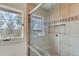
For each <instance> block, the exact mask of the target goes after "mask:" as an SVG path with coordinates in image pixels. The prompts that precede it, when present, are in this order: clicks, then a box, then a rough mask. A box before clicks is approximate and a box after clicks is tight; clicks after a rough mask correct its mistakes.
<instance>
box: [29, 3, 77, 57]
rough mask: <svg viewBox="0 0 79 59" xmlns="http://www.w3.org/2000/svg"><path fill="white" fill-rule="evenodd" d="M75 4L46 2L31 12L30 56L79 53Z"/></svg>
mask: <svg viewBox="0 0 79 59" xmlns="http://www.w3.org/2000/svg"><path fill="white" fill-rule="evenodd" d="M35 5H37V4H35ZM38 5H39V4H38ZM75 5H76V4H67V3H63V4H61V3H60V4H57V3H44V4H41V5H40V6H39V7H38V8H37V9H36V10H35V11H34V12H33V13H31V14H30V44H29V48H30V56H70V55H79V54H78V52H79V50H78V49H79V48H78V46H79V43H78V38H79V37H78V34H79V31H78V29H79V28H78V25H79V20H78V17H79V16H78V14H76V13H75V11H77V10H75V11H74V10H73V13H72V12H71V11H72V8H75ZM77 5H79V4H77ZM73 6H74V7H73ZM71 7H72V8H71ZM72 14H73V15H75V16H72Z"/></svg>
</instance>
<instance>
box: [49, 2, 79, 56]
mask: <svg viewBox="0 0 79 59" xmlns="http://www.w3.org/2000/svg"><path fill="white" fill-rule="evenodd" d="M78 6H79V4H66V3H63V4H57V5H56V6H55V7H54V8H52V9H51V12H50V13H51V16H50V19H51V21H52V22H51V25H50V26H49V29H50V30H49V31H50V32H49V34H50V42H51V44H50V45H51V52H52V55H67V56H69V55H79V54H78V53H79V48H78V47H79V43H78V41H79V36H78V35H79V31H78V29H79V28H78V26H79V20H78V19H79V16H78V15H79V8H78ZM74 16H78V17H77V18H71V17H74ZM68 18H69V19H68ZM63 19H67V21H65V20H64V21H59V20H63ZM71 19H73V20H71ZM54 21H57V23H54ZM52 24H53V25H56V24H59V25H60V24H65V33H66V34H65V36H64V38H63V39H61V38H60V39H58V40H59V41H60V47H56V46H55V42H54V41H56V39H53V34H54V33H52V32H53V31H54V27H52ZM58 40H57V41H58ZM59 41H58V42H59ZM58 42H57V43H58ZM58 46H59V45H58ZM58 51H59V52H58Z"/></svg>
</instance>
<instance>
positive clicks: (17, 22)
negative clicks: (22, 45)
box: [0, 10, 22, 40]
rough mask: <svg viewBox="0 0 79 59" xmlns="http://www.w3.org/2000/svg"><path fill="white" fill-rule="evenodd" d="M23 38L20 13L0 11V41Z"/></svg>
mask: <svg viewBox="0 0 79 59" xmlns="http://www.w3.org/2000/svg"><path fill="white" fill-rule="evenodd" d="M21 36H22V17H21V14H19V13H14V12H9V11H5V10H0V40H1V39H2V40H3V39H7V38H8V39H9V38H10V39H11V38H20V37H21Z"/></svg>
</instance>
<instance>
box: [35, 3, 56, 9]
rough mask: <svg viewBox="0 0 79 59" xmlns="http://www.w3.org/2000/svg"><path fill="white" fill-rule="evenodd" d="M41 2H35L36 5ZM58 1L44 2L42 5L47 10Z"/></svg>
mask: <svg viewBox="0 0 79 59" xmlns="http://www.w3.org/2000/svg"><path fill="white" fill-rule="evenodd" d="M38 4H39V3H35V5H38ZM55 5H56V3H44V4H43V5H42V6H41V7H42V8H43V9H45V10H50V9H51V7H54V6H55Z"/></svg>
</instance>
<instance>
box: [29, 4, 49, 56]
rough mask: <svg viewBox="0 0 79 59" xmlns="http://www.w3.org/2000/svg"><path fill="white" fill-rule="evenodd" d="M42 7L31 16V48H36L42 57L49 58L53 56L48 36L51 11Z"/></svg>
mask: <svg viewBox="0 0 79 59" xmlns="http://www.w3.org/2000/svg"><path fill="white" fill-rule="evenodd" d="M43 5H45V4H43ZM43 5H42V6H43ZM42 6H41V7H39V8H38V9H37V10H35V12H33V13H32V14H31V26H30V28H31V40H30V46H31V47H32V48H34V49H35V50H36V51H37V52H38V53H39V54H40V55H42V56H48V55H51V54H50V48H51V47H50V46H49V45H50V44H49V43H50V42H49V41H50V39H49V36H48V24H49V18H50V16H49V10H45V9H44V8H43V7H42ZM31 52H32V51H31ZM30 55H31V53H30Z"/></svg>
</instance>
